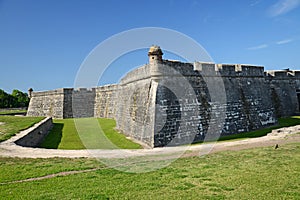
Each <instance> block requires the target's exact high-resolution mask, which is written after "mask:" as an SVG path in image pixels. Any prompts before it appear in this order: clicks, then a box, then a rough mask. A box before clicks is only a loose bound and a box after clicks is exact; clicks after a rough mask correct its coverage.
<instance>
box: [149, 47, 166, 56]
mask: <svg viewBox="0 0 300 200" xmlns="http://www.w3.org/2000/svg"><path fill="white" fill-rule="evenodd" d="M150 55H160V56H161V55H163V52H162V50H161V48H160V47H159V46H157V45H152V46H151V47H150V49H149V51H148V56H150Z"/></svg>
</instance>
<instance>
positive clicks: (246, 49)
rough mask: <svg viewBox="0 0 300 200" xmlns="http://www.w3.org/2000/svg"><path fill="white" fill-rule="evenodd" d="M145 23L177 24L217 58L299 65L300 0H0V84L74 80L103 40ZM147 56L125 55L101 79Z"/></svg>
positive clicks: (47, 85)
mask: <svg viewBox="0 0 300 200" xmlns="http://www.w3.org/2000/svg"><path fill="white" fill-rule="evenodd" d="M142 27H163V28H168V29H173V30H176V31H179V32H182V33H184V34H186V35H188V36H189V37H191V38H193V39H195V40H196V41H197V42H198V43H199V44H201V45H202V46H203V47H204V48H205V49H206V50H207V52H208V53H209V54H210V55H211V57H212V58H213V60H214V61H215V62H216V63H247V64H254V65H263V66H265V69H266V70H270V69H284V68H291V69H294V70H300V0H191V1H188V0H186V1H182V0H157V1H155V0H152V1H151V0H136V1H133V0H126V1H125V0H124V1H123V0H117V1H116V0H35V1H34V0H0V69H1V71H0V88H2V89H4V90H5V91H7V92H11V90H12V89H15V88H17V89H20V90H22V91H27V89H28V88H30V87H32V88H33V89H34V90H35V91H40V90H51V89H56V88H62V87H73V83H74V79H75V77H76V73H77V71H78V69H79V67H80V65H81V63H82V62H83V61H84V59H85V58H86V56H87V55H88V54H89V52H90V51H92V50H93V49H94V48H95V47H96V46H97V45H98V44H99V43H100V42H102V41H104V40H105V39H107V38H109V37H111V36H112V35H114V34H117V33H120V32H122V31H126V30H129V29H133V28H142ZM174 42H176V41H174ZM151 44H152V43H151V41H149V46H150V45H151ZM120 45H121V44H120ZM158 45H159V44H158ZM108 50H109V49H108ZM166 56H167V55H166ZM165 58H168V57H165ZM145 62H147V50H145V51H144V52H138V53H136V54H132V55H130V54H129V55H128V56H123V57H121V58H120V59H119V60H117V61H116V62H115V63H114V67H112V68H111V70H110V73H107V74H106V77H105V80H103V81H102V82H101V81H100V84H102V83H115V82H118V80H119V79H120V78H121V76H122V75H124V73H125V72H126V71H128V70H129V69H132V68H133V67H136V66H138V65H142V64H145ZM120 72H122V73H120Z"/></svg>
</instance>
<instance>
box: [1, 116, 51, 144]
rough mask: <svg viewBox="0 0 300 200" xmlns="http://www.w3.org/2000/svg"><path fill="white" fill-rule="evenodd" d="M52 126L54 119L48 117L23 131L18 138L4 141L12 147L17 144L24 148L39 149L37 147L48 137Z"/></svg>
mask: <svg viewBox="0 0 300 200" xmlns="http://www.w3.org/2000/svg"><path fill="white" fill-rule="evenodd" d="M52 126H53V123H52V118H51V117H47V118H45V119H43V120H42V121H40V122H38V123H36V124H35V125H33V126H32V127H30V128H28V129H26V130H23V131H21V132H20V133H18V134H17V135H16V136H13V137H12V138H10V139H8V140H6V141H4V142H3V143H5V144H11V145H15V144H17V145H20V146H23V147H37V145H39V144H40V143H41V142H42V141H43V139H44V138H45V137H46V136H47V135H48V133H49V130H50V129H51V128H52Z"/></svg>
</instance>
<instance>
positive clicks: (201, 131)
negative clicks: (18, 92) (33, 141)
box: [27, 46, 300, 147]
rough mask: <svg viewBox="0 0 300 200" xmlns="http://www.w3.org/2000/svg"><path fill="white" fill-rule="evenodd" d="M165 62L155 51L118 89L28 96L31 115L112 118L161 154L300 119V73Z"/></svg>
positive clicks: (122, 129) (155, 49)
mask: <svg viewBox="0 0 300 200" xmlns="http://www.w3.org/2000/svg"><path fill="white" fill-rule="evenodd" d="M162 56H163V52H162V50H161V48H160V47H159V46H152V47H150V49H149V52H148V57H149V63H148V64H146V65H143V66H141V67H139V68H137V69H134V70H133V71H131V72H129V73H128V74H126V75H125V76H124V77H123V78H122V79H121V81H120V82H119V83H118V84H114V85H105V86H97V87H95V88H90V89H87V88H79V89H73V88H62V89H57V90H51V91H44V92H32V91H30V103H29V108H28V112H27V115H28V116H50V117H53V118H80V117H104V118H113V119H115V120H116V123H117V127H116V128H117V129H118V130H119V131H120V132H122V133H124V134H125V135H127V136H130V137H132V138H134V139H136V140H139V141H140V142H142V143H144V144H146V145H148V146H150V147H162V146H176V145H182V144H187V143H191V142H198V141H203V140H204V139H205V138H206V139H207V138H212V139H213V138H214V137H219V136H225V135H231V134H239V133H243V132H248V131H252V130H257V129H260V128H263V127H267V126H271V125H273V124H276V123H277V120H278V118H279V117H284V116H291V115H294V114H296V113H298V112H299V105H300V71H292V70H288V69H287V70H281V71H264V67H262V66H251V65H243V64H215V63H205V62H194V63H185V62H181V61H172V60H165V59H163V58H162Z"/></svg>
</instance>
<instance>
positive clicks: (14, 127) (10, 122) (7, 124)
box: [0, 115, 43, 142]
mask: <svg viewBox="0 0 300 200" xmlns="http://www.w3.org/2000/svg"><path fill="white" fill-rule="evenodd" d="M42 119H43V117H18V116H1V115H0V122H3V123H4V124H2V125H0V142H2V141H4V140H7V139H9V138H11V137H12V136H14V135H15V134H16V133H18V132H20V131H21V130H24V129H27V128H29V127H31V126H33V125H34V124H35V123H37V122H39V121H41V120H42Z"/></svg>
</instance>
